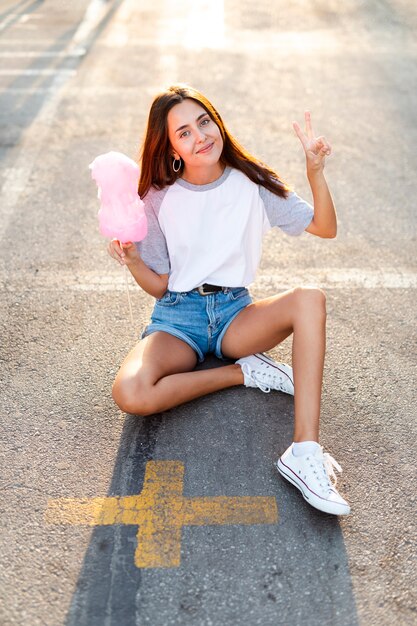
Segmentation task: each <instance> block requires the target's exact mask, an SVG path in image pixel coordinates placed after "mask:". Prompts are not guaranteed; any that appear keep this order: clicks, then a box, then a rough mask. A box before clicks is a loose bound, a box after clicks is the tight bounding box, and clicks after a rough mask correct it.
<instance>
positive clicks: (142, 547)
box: [45, 461, 278, 568]
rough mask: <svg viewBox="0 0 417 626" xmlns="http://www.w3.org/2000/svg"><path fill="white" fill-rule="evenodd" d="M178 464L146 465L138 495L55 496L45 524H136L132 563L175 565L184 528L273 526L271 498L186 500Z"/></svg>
mask: <svg viewBox="0 0 417 626" xmlns="http://www.w3.org/2000/svg"><path fill="white" fill-rule="evenodd" d="M183 484H184V465H183V463H181V462H180V461H148V463H147V464H146V471H145V480H144V483H143V489H142V492H141V493H140V494H139V495H137V496H124V497H108V498H106V497H104V498H57V499H55V500H49V501H48V508H47V510H46V513H45V521H46V522H47V523H48V524H70V525H73V524H87V525H89V526H103V525H109V524H134V525H138V526H139V530H138V534H137V540H138V543H137V548H136V552H135V565H136V566H137V567H143V568H145V567H178V566H179V564H180V559H181V532H182V527H183V526H206V525H210V524H220V525H221V524H275V523H276V522H277V520H278V510H277V504H276V499H275V498H274V497H261V496H255V497H249V496H242V497H233V498H229V497H227V496H217V497H207V498H185V497H184V496H183Z"/></svg>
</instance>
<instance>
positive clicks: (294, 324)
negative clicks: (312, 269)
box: [221, 288, 326, 442]
mask: <svg viewBox="0 0 417 626" xmlns="http://www.w3.org/2000/svg"><path fill="white" fill-rule="evenodd" d="M325 326H326V297H325V294H324V292H323V291H321V290H320V289H314V288H296V289H293V290H291V291H286V292H284V293H282V294H280V295H278V296H273V297H271V298H266V299H264V300H260V301H258V302H254V303H252V304H250V305H249V306H247V307H246V308H245V309H243V311H241V312H240V313H239V315H238V316H237V317H236V318H235V319H234V320H233V322H232V323H231V324H230V326H229V328H228V329H227V331H226V333H225V336H224V338H223V341H222V346H221V349H222V353H223V354H224V356H226V357H229V358H236V359H237V358H240V357H242V356H248V355H249V354H253V353H255V352H264V351H266V350H270V349H271V348H274V347H275V346H276V345H277V344H278V343H280V342H281V341H283V340H284V339H285V338H286V337H288V336H289V335H290V334H291V333H294V337H293V345H292V360H293V362H292V365H293V371H294V389H295V395H294V415H295V424H294V441H295V442H299V441H307V440H308V441H318V440H319V418H320V401H321V388H322V380H323V366H324V353H325V347H326V329H325Z"/></svg>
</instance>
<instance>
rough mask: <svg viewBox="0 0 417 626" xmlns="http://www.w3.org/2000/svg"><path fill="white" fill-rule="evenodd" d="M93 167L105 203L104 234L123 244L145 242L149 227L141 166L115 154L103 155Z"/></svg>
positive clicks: (101, 213)
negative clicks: (141, 188) (141, 193)
mask: <svg viewBox="0 0 417 626" xmlns="http://www.w3.org/2000/svg"><path fill="white" fill-rule="evenodd" d="M89 168H90V169H91V177H92V178H93V179H94V180H95V181H96V183H97V186H98V193H97V197H98V198H99V200H100V202H101V206H100V210H99V212H98V220H99V230H100V232H101V234H102V235H104V236H105V237H110V238H111V239H118V240H119V241H120V242H121V243H127V242H128V241H141V240H142V239H144V238H145V237H146V234H147V232H148V225H147V221H146V215H145V211H144V204H143V202H142V200H141V199H140V197H139V195H138V182H139V167H138V165H137V163H135V162H134V161H132V159H130V158H129V157H127V156H126V155H125V154H122V153H121V152H114V151H112V152H106V153H105V154H100V155H99V156H98V157H96V158H95V159H94V161H92V163H90V165H89Z"/></svg>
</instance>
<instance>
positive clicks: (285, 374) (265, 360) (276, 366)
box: [254, 352, 294, 396]
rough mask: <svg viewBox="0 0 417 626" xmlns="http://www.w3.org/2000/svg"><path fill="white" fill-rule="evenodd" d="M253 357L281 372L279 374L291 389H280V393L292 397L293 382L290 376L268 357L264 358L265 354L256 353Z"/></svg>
mask: <svg viewBox="0 0 417 626" xmlns="http://www.w3.org/2000/svg"><path fill="white" fill-rule="evenodd" d="M254 356H256V357H258V359H260V360H261V361H264V363H268V365H271V367H274V368H275V369H277V370H278V371H279V372H281V374H283V375H284V376H285V377H286V378H287V379H288V382H289V383H290V384H291V386H292V389H291V390H290V391H287V390H285V389H281V391H282V392H283V393H288V394H289V395H290V396H293V395H294V381H293V379H292V378H291V376H290V375H289V374H288V372H286V371H285V370H284V369H282V368H281V367H278V365H277V364H276V362H275V361H274V360H273V359H271V358H269V356H266V354H263V352H257V353H256V354H255V355H254Z"/></svg>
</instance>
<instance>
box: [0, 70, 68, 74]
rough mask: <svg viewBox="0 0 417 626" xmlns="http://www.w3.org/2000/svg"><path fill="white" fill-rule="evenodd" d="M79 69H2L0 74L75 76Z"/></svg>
mask: <svg viewBox="0 0 417 626" xmlns="http://www.w3.org/2000/svg"><path fill="white" fill-rule="evenodd" d="M76 73H77V70H68V69H63V70H59V69H57V70H55V69H43V70H0V76H55V75H59V74H60V75H62V76H75V74H76Z"/></svg>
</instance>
